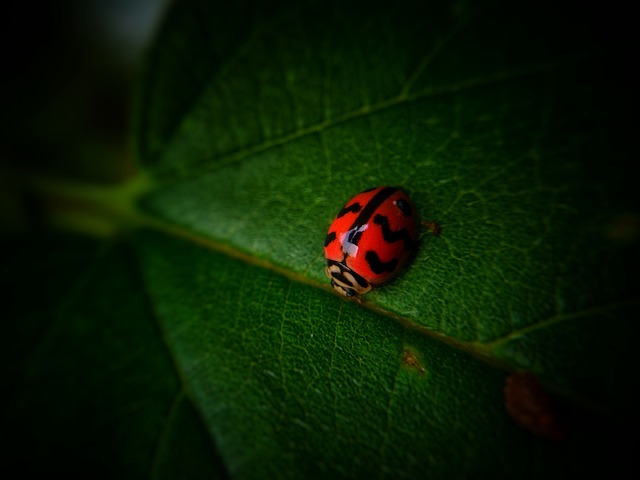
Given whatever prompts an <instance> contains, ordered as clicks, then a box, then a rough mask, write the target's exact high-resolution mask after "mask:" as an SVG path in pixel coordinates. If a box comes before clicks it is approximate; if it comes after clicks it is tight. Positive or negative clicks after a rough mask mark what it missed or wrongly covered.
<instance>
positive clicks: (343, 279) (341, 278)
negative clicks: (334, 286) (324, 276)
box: [331, 272, 351, 284]
mask: <svg viewBox="0 0 640 480" xmlns="http://www.w3.org/2000/svg"><path fill="white" fill-rule="evenodd" d="M331 276H332V277H333V278H335V279H336V280H339V281H341V282H342V283H346V284H349V283H351V282H350V281H349V280H347V278H346V277H345V276H344V275H343V274H342V273H340V272H331Z"/></svg>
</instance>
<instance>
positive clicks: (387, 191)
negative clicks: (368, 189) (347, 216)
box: [349, 187, 398, 230]
mask: <svg viewBox="0 0 640 480" xmlns="http://www.w3.org/2000/svg"><path fill="white" fill-rule="evenodd" d="M397 190H398V189H397V188H393V187H386V188H383V189H382V190H380V191H379V192H378V193H376V194H375V195H374V196H373V198H372V199H371V200H369V203H367V205H366V206H365V207H364V208H363V209H362V211H361V212H360V213H359V214H358V217H357V218H356V219H355V220H354V222H353V224H352V225H351V228H350V229H349V230H354V229H356V230H357V227H359V226H361V225H364V224H365V223H367V222H368V221H369V217H371V215H373V212H375V211H376V209H377V208H378V207H379V206H380V205H382V204H383V202H384V201H385V200H386V199H387V198H389V197H390V196H391V195H393V193H394V192H395V191H397Z"/></svg>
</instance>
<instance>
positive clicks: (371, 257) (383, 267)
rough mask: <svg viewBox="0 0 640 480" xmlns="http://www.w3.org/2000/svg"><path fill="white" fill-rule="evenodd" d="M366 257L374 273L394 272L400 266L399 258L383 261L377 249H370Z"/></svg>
mask: <svg viewBox="0 0 640 480" xmlns="http://www.w3.org/2000/svg"><path fill="white" fill-rule="evenodd" d="M364 259H365V260H366V261H367V263H368V264H369V266H370V267H371V270H372V271H373V273H375V274H377V275H380V274H381V273H384V272H393V271H394V270H395V269H396V267H397V266H398V259H397V258H394V259H393V260H389V261H388V262H383V261H382V260H380V257H378V254H377V253H376V252H375V250H368V251H367V253H366V254H365V256H364Z"/></svg>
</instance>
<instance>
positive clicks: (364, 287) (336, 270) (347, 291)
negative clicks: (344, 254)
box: [324, 260, 371, 297]
mask: <svg viewBox="0 0 640 480" xmlns="http://www.w3.org/2000/svg"><path fill="white" fill-rule="evenodd" d="M324 271H325V273H326V274H327V277H329V278H330V279H331V286H332V287H333V288H335V290H336V291H337V292H339V293H340V294H341V295H344V296H345V297H353V296H355V295H364V294H365V293H367V292H368V291H369V290H371V284H370V283H369V282H367V281H366V280H365V279H364V278H362V277H361V276H360V275H358V274H357V273H356V272H354V271H353V270H351V269H350V268H349V267H347V266H346V265H344V264H342V263H340V262H336V261H334V260H328V261H327V268H325V270H324Z"/></svg>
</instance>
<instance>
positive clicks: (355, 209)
mask: <svg viewBox="0 0 640 480" xmlns="http://www.w3.org/2000/svg"><path fill="white" fill-rule="evenodd" d="M361 209H362V205H360V204H359V203H358V202H356V203H352V204H351V205H349V206H348V207H344V208H343V209H342V210H340V212H338V216H337V218H342V217H344V216H345V215H346V214H347V213H351V212H353V213H358V212H359V211H360V210H361Z"/></svg>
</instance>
